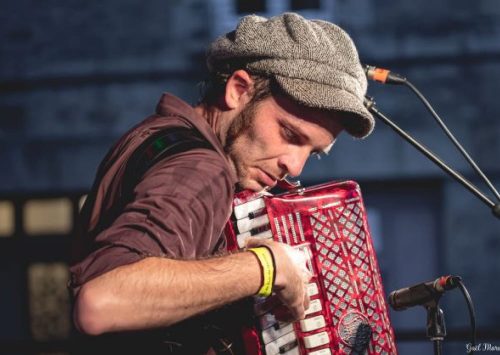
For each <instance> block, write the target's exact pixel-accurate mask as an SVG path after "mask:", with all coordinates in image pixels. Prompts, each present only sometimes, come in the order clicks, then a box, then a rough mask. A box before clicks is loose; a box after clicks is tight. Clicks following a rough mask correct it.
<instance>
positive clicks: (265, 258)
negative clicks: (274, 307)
mask: <svg viewBox="0 0 500 355" xmlns="http://www.w3.org/2000/svg"><path fill="white" fill-rule="evenodd" d="M248 251H251V252H252V253H254V254H255V256H256V257H257V259H259V263H260V267H261V271H262V286H261V288H260V289H259V291H258V292H257V295H258V296H263V297H269V296H271V293H272V292H273V284H274V276H275V275H274V272H275V270H274V258H273V255H272V254H271V251H270V250H269V249H268V248H266V247H258V248H250V249H248Z"/></svg>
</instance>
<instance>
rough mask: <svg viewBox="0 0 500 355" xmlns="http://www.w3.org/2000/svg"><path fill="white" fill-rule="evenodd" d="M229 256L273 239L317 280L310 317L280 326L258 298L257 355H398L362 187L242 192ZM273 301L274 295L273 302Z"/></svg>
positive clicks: (249, 338)
mask: <svg viewBox="0 0 500 355" xmlns="http://www.w3.org/2000/svg"><path fill="white" fill-rule="evenodd" d="M226 237H227V240H228V248H229V249H233V250H235V249H241V248H242V247H243V246H244V245H245V241H246V238H249V237H256V238H273V239H274V240H276V241H279V242H282V243H286V244H288V245H290V246H292V247H294V248H297V249H299V250H300V251H301V252H303V253H304V254H305V255H306V256H307V259H308V261H307V266H308V269H309V271H311V273H312V274H313V278H312V279H311V281H310V283H309V285H308V287H307V292H308V293H309V296H310V299H311V306H310V307H309V309H308V311H307V312H306V318H305V319H304V320H302V321H299V322H295V323H292V324H283V323H280V322H278V321H277V320H276V319H275V318H274V316H273V314H272V310H269V309H266V306H265V305H266V300H263V299H259V298H257V297H256V298H255V307H254V308H255V315H254V317H255V322H254V324H255V327H254V329H250V330H246V333H247V334H243V338H244V339H245V343H246V344H245V347H246V349H247V352H248V353H250V354H266V355H274V354H311V355H328V354H397V350H396V345H395V339H394V331H393V329H392V326H391V324H390V320H389V316H388V311H387V305H386V301H385V295H384V291H383V286H382V279H381V276H380V271H379V267H378V263H377V258H376V255H375V250H374V248H373V243H372V239H371V235H370V231H369V228H368V224H367V218H366V212H365V208H364V204H363V200H362V196H361V191H360V188H359V186H358V184H357V183H355V182H353V181H344V182H334V183H327V184H322V185H317V186H313V187H309V188H300V189H297V190H295V191H292V192H287V193H284V194H280V195H275V196H272V195H269V196H268V195H264V196H263V195H258V194H249V193H248V192H243V193H241V194H237V195H236V197H235V200H234V211H233V220H232V221H230V222H229V223H228V224H227V226H226ZM271 297H272V296H271Z"/></svg>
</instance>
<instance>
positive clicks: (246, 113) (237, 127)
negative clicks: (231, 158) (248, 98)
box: [224, 102, 256, 154]
mask: <svg viewBox="0 0 500 355" xmlns="http://www.w3.org/2000/svg"><path fill="white" fill-rule="evenodd" d="M255 107H256V104H255V103H253V102H250V103H249V104H248V105H247V106H246V107H245V108H244V109H243V110H242V111H241V113H240V114H239V115H238V116H237V117H235V119H234V120H233V122H231V125H230V126H229V129H228V130H227V136H226V142H225V144H224V151H225V152H226V154H231V152H232V150H233V146H234V142H235V141H236V139H237V138H238V136H240V135H241V134H242V133H243V132H246V131H247V132H250V133H251V132H252V130H251V128H252V124H253V119H254V116H255Z"/></svg>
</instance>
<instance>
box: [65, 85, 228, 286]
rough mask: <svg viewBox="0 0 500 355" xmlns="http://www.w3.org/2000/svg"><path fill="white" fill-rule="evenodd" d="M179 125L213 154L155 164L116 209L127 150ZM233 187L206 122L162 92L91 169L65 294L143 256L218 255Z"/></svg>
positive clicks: (197, 151) (184, 154)
mask: <svg viewBox="0 0 500 355" xmlns="http://www.w3.org/2000/svg"><path fill="white" fill-rule="evenodd" d="M179 126H180V127H194V128H196V129H198V131H199V132H201V134H202V135H203V136H204V137H205V138H206V139H207V140H208V141H209V142H210V143H211V144H212V146H213V147H214V149H213V150H211V149H200V148H195V149H191V150H188V151H185V152H182V153H179V154H177V155H174V156H172V157H168V158H166V159H163V160H161V161H160V162H158V163H156V164H155V165H154V166H153V167H151V168H150V169H149V170H148V171H147V172H146V173H145V174H144V176H143V178H142V179H141V180H140V181H139V182H138V183H137V184H136V185H135V188H134V191H133V195H132V198H131V199H130V201H128V202H127V203H126V204H124V205H123V206H121V205H120V200H119V195H120V187H121V184H122V182H123V172H124V170H125V167H126V164H127V162H128V160H129V158H130V156H131V154H132V152H133V151H134V150H135V149H137V148H138V147H139V145H140V144H141V143H142V142H144V140H145V139H146V138H148V137H150V136H151V135H152V134H153V133H155V132H158V131H159V130H163V129H165V128H169V127H179ZM235 183H236V177H235V176H234V173H233V172H232V170H231V169H230V167H229V163H228V161H227V158H226V156H225V154H224V151H223V148H222V146H221V144H220V142H219V141H218V139H217V137H216V136H215V134H214V132H213V130H212V129H211V127H210V126H209V125H208V123H207V122H206V120H204V119H203V117H201V116H200V115H198V114H197V113H196V112H195V111H194V110H193V108H192V107H191V106H189V105H188V104H186V103H185V102H183V101H182V100H180V99H178V98H176V97H174V96H173V95H170V94H164V95H163V96H162V98H161V100H160V102H159V104H158V106H157V110H156V114H155V115H153V116H151V117H149V118H147V119H145V120H144V121H143V122H141V123H139V124H138V125H137V126H136V127H134V128H132V129H131V130H130V131H129V132H127V133H126V134H125V135H124V136H123V137H122V138H121V139H120V140H119V141H118V143H117V144H115V146H114V147H113V148H112V149H111V150H110V152H109V153H108V155H107V156H106V158H105V159H104V160H103V162H102V163H101V165H100V167H99V171H98V174H97V178H96V181H95V183H94V186H93V188H92V191H91V193H90V194H89V197H88V201H89V203H88V206H87V219H86V220H84V221H83V225H82V231H83V233H82V237H81V238H82V239H81V240H82V242H83V248H84V250H86V251H87V252H86V254H84V255H83V257H80V258H79V259H77V261H76V263H74V264H73V265H72V266H71V268H70V272H71V284H70V287H71V288H72V289H73V292H74V293H76V292H78V290H79V288H80V286H81V285H82V284H84V283H85V282H87V281H89V280H91V279H93V278H95V277H97V276H99V275H102V274H103V273H105V272H107V271H110V270H112V269H114V268H116V267H118V266H121V265H125V264H130V263H133V262H136V261H139V260H141V259H143V258H145V257H148V256H164V257H171V258H181V259H195V258H200V257H206V256H210V255H213V254H214V253H216V252H218V251H220V250H221V249H222V248H223V247H224V241H223V239H222V238H223V236H222V231H223V228H224V225H225V223H226V221H227V220H228V218H229V216H230V213H231V202H232V199H233V189H234V185H235ZM92 202H93V204H92ZM117 206H119V207H118V210H117ZM110 215H111V216H112V217H113V218H109V216H110ZM106 218H108V219H111V220H110V221H105V220H103V219H106ZM103 225H104V226H105V227H102V226H103Z"/></svg>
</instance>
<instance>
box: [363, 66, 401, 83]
mask: <svg viewBox="0 0 500 355" xmlns="http://www.w3.org/2000/svg"><path fill="white" fill-rule="evenodd" d="M365 74H366V77H367V78H368V79H370V80H373V81H378V82H379V83H382V84H393V85H402V84H405V83H406V78H405V77H403V76H401V75H399V74H396V73H393V72H391V71H390V70H388V69H382V68H377V67H374V66H372V65H365Z"/></svg>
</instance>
